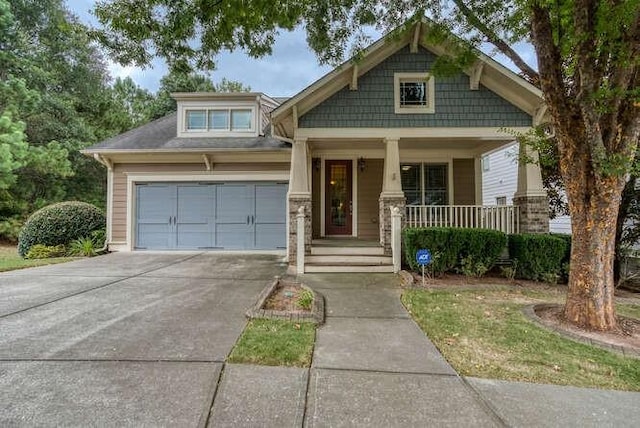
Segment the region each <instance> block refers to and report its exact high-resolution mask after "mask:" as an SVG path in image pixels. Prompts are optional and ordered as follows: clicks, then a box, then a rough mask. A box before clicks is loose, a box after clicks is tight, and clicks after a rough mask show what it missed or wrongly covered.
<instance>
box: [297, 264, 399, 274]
mask: <svg viewBox="0 0 640 428" xmlns="http://www.w3.org/2000/svg"><path fill="white" fill-rule="evenodd" d="M304 271H305V273H365V272H368V273H393V265H377V266H368V265H348V264H347V265H305V267H304Z"/></svg>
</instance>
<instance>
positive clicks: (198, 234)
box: [84, 22, 548, 271]
mask: <svg viewBox="0 0 640 428" xmlns="http://www.w3.org/2000/svg"><path fill="white" fill-rule="evenodd" d="M427 31H429V26H428V23H427V22H421V23H418V24H417V25H415V26H414V27H413V28H411V29H410V30H409V31H406V32H405V35H404V37H400V38H393V39H385V38H383V39H381V40H379V41H378V42H376V43H374V44H373V45H372V46H371V47H369V48H368V49H367V50H366V51H365V52H364V54H363V55H362V56H361V57H360V58H359V59H358V60H357V61H347V62H345V63H344V64H342V65H341V66H339V67H337V68H336V69H335V70H333V71H331V72H330V73H328V74H327V75H325V76H324V77H322V78H321V79H319V80H318V81H317V82H315V83H313V84H312V85H310V86H309V87H307V88H306V89H304V90H302V91H301V92H300V93H298V94H296V95H295V96H293V97H291V98H289V99H287V100H284V101H283V102H282V103H280V102H278V101H279V99H274V98H270V97H268V96H266V95H264V94H261V93H237V94H212V93H192V94H189V93H179V94H173V96H174V98H175V99H176V100H177V102H178V109H177V112H176V113H174V114H171V115H169V116H166V117H164V118H162V119H159V120H157V121H154V122H151V123H149V124H147V125H144V126H142V127H140V128H137V129H134V130H132V131H129V132H127V133H124V134H122V135H119V136H117V137H114V138H111V139H109V140H106V141H104V142H102V143H100V144H97V145H95V146H93V147H90V148H88V149H87V150H85V151H84V152H85V153H86V154H89V155H93V156H94V157H95V158H96V159H98V160H99V161H100V162H102V163H103V164H105V165H106V166H107V168H108V197H107V198H108V209H107V211H108V212H107V216H108V244H109V248H110V249H111V250H115V251H133V250H142V249H233V250H276V251H281V252H282V253H283V254H286V255H287V256H288V259H289V261H290V262H291V263H294V262H295V260H296V247H297V245H296V243H297V241H298V238H300V239H304V241H303V242H304V247H303V248H304V251H305V254H306V256H307V257H306V260H305V265H306V268H305V270H306V271H328V270H361V271H376V270H377V271H390V270H392V269H393V267H392V266H391V263H390V256H391V252H392V248H391V220H390V212H391V208H392V207H397V208H399V209H400V211H401V212H402V214H403V217H404V223H405V224H407V225H412V226H433V225H439V226H459V227H489V228H495V229H500V230H504V231H506V232H510V233H511V232H515V231H518V230H520V231H537V232H544V231H546V230H548V216H547V209H548V207H547V201H546V195H545V192H544V189H543V188H542V182H541V179H540V171H539V169H538V167H537V166H536V165H535V164H527V165H521V166H519V168H518V186H517V192H516V194H515V197H514V199H513V201H514V205H515V206H514V205H505V206H500V207H495V206H483V203H482V202H483V195H482V188H483V187H482V167H481V158H482V155H483V153H486V152H489V151H491V150H495V149H497V148H499V147H502V146H505V145H508V144H511V143H512V141H513V135H512V133H511V132H505V128H509V129H511V130H514V131H526V130H527V129H529V128H530V127H531V126H533V125H535V124H537V123H540V122H541V121H542V120H543V118H544V116H545V112H546V108H545V105H544V102H543V100H542V95H541V92H540V91H539V90H538V89H537V88H536V87H534V86H533V85H531V84H529V83H528V82H527V81H525V80H524V79H522V78H521V77H519V76H518V75H516V74H515V73H513V72H512V71H510V70H508V69H507V68H505V67H504V66H502V65H500V64H498V63H497V62H495V61H493V60H492V59H490V58H488V57H485V56H483V55H481V54H480V55H479V57H478V60H477V61H476V63H475V64H474V65H473V66H472V67H471V68H470V69H468V70H465V71H464V72H460V73H459V74H457V75H454V76H450V77H436V76H434V75H432V73H431V70H432V66H433V64H434V61H435V60H436V58H437V56H438V55H441V54H442V53H443V49H444V48H443V47H441V46H433V45H430V44H428V43H426V42H425V41H424V39H425V38H424V37H423V35H424V34H425V32H427ZM300 213H303V214H304V219H305V227H304V231H305V232H304V237H302V236H300V237H298V236H297V227H295V225H296V217H297V216H298V215H299V214H300Z"/></svg>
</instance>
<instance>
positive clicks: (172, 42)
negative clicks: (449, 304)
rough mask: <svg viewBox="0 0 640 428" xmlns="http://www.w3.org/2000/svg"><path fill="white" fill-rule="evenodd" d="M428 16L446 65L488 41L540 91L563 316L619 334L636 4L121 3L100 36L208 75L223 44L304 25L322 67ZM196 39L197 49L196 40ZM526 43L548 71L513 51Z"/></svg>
mask: <svg viewBox="0 0 640 428" xmlns="http://www.w3.org/2000/svg"><path fill="white" fill-rule="evenodd" d="M425 13H428V15H429V16H430V18H432V19H433V21H434V25H432V34H431V35H428V37H434V36H437V37H440V38H441V39H442V40H445V39H447V42H448V43H449V46H450V47H451V49H449V52H450V56H447V57H443V58H442V61H441V63H443V62H444V63H447V62H448V63H450V64H454V65H455V64H457V65H460V64H462V63H463V62H464V61H466V60H468V59H469V55H468V53H469V51H470V49H469V48H470V47H474V46H476V47H477V46H479V45H480V44H482V43H488V44H490V45H492V46H493V47H495V49H496V50H497V51H498V52H500V53H502V54H504V55H505V56H506V57H507V58H508V59H509V60H510V61H511V62H512V63H513V64H514V65H515V66H516V67H517V68H518V69H519V70H520V72H521V74H522V75H523V77H525V78H526V79H528V80H529V81H531V82H533V83H534V84H537V85H539V86H540V88H541V89H542V91H543V93H544V97H545V101H546V103H547V105H548V112H549V115H550V117H551V124H552V126H553V129H554V132H555V134H556V141H557V144H558V153H559V157H560V171H561V175H562V179H563V182H564V184H565V187H566V191H567V199H568V204H569V210H570V213H571V221H572V229H573V233H574V236H573V245H572V252H571V272H570V275H569V291H568V293H567V300H566V304H565V308H564V316H565V318H566V319H567V320H568V321H570V322H571V323H573V324H575V325H577V326H580V327H583V328H591V329H598V330H611V329H614V328H616V316H615V308H614V301H613V293H614V280H613V259H614V246H615V224H616V222H615V221H614V219H615V218H616V217H617V215H618V211H619V203H620V197H621V194H622V190H623V188H624V186H625V184H626V182H627V180H628V178H629V171H630V168H631V164H632V162H633V159H634V155H635V152H636V147H637V143H638V136H639V135H640V111H639V109H640V99H639V91H640V89H639V88H640V72H639V61H640V24H639V22H640V2H638V1H637V0H620V1H615V2H614V1H610V0H599V1H597V0H573V1H568V0H555V1H548V0H524V1H519V0H518V1H516V0H512V1H502V0H484V1H480V0H472V1H466V2H463V1H461V0H451V1H433V0H424V1H415V0H406V1H402V0H400V1H385V0H377V1H375V0H371V1H364V0H363V1H352V0H343V1H340V0H332V1H330V2H316V1H305V0H298V1H295V0H293V1H286V2H271V1H258V2H253V3H252V7H251V8H247V7H246V5H245V4H244V2H242V1H240V0H235V1H233V0H231V1H225V2H199V1H181V2H173V1H170V0H153V1H151V0H137V1H131V0H114V1H112V2H105V1H102V2H99V3H98V4H97V6H96V15H97V17H98V19H99V21H100V22H101V23H102V24H103V25H105V30H104V31H102V32H99V33H98V37H99V38H100V40H101V41H102V42H103V43H104V44H105V45H106V46H107V48H109V49H110V50H111V52H112V53H113V54H114V55H115V56H116V58H117V59H118V60H120V61H123V62H126V63H130V62H134V63H136V64H138V65H144V64H147V63H148V62H149V60H150V59H151V58H152V56H153V55H160V56H162V57H164V58H166V59H167V60H168V62H169V63H170V64H176V65H177V66H181V67H186V66H187V65H189V64H191V65H194V66H196V67H200V68H208V67H211V65H212V64H213V61H212V59H213V57H214V56H215V55H216V54H217V53H219V52H220V51H221V50H222V49H233V48H241V49H245V50H247V51H248V52H249V54H251V55H262V54H266V53H270V52H271V45H272V44H273V40H274V37H275V36H276V35H277V33H278V31H279V30H281V29H284V30H290V29H292V28H293V27H295V26H296V25H298V24H300V25H303V26H304V27H305V28H306V30H307V41H308V43H309V45H310V46H311V48H312V49H313V50H314V51H316V53H317V54H318V57H319V58H320V60H321V61H324V62H328V61H331V62H335V61H337V60H340V59H342V57H343V56H344V54H345V46H348V44H349V42H350V41H353V40H355V42H356V45H355V48H356V49H357V48H358V47H360V46H361V45H362V44H363V43H364V40H366V37H363V35H364V34H365V33H364V32H363V27H364V26H370V25H373V24H375V25H377V26H378V27H379V28H380V29H389V28H393V27H396V26H400V30H398V31H402V30H403V29H407V28H409V27H410V25H411V23H412V21H415V20H418V19H422V17H423V16H424V15H425ZM407 20H408V21H409V22H408V25H403V23H404V22H405V21H407ZM443 30H445V31H443ZM447 34H456V35H457V36H458V38H452V37H447ZM197 36H199V41H200V44H199V45H196V44H193V43H192V42H193V39H194V38H196V37H197ZM528 42H530V43H531V44H532V45H533V46H534V48H535V52H536V55H537V63H538V64H537V70H538V71H536V69H535V67H534V66H532V65H529V64H527V62H526V61H525V60H524V59H523V58H522V57H521V56H520V55H519V54H518V53H517V51H516V50H515V49H514V48H513V46H514V45H515V44H517V43H528ZM459 59H462V60H463V61H459Z"/></svg>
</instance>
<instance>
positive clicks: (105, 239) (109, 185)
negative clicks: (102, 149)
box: [93, 153, 113, 254]
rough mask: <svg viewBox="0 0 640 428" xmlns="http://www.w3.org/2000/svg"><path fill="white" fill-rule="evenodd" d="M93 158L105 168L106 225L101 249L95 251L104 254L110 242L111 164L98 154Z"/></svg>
mask: <svg viewBox="0 0 640 428" xmlns="http://www.w3.org/2000/svg"><path fill="white" fill-rule="evenodd" d="M93 158H94V159H95V160H97V161H98V162H100V163H101V164H102V165H104V166H105V167H106V168H107V225H106V227H105V237H104V245H103V246H102V248H100V249H98V250H96V252H97V253H99V254H100V253H105V252H107V251H108V248H109V243H110V242H109V241H111V218H112V213H111V205H112V200H111V199H112V198H113V195H112V191H111V188H112V186H113V180H112V176H113V162H111V161H110V160H109V159H108V158H106V157H104V156H102V155H100V154H99V153H94V154H93Z"/></svg>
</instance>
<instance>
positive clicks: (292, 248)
mask: <svg viewBox="0 0 640 428" xmlns="http://www.w3.org/2000/svg"><path fill="white" fill-rule="evenodd" d="M300 207H304V214H305V218H304V235H305V236H304V248H305V254H310V253H311V196H292V197H289V252H288V256H289V264H290V265H291V264H293V265H295V264H296V248H297V245H298V244H297V242H298V241H297V240H298V234H297V231H296V229H297V220H296V216H297V215H298V209H300Z"/></svg>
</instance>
